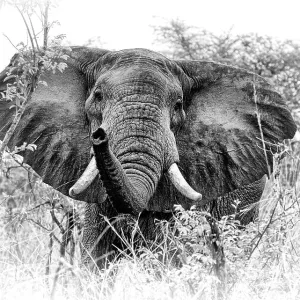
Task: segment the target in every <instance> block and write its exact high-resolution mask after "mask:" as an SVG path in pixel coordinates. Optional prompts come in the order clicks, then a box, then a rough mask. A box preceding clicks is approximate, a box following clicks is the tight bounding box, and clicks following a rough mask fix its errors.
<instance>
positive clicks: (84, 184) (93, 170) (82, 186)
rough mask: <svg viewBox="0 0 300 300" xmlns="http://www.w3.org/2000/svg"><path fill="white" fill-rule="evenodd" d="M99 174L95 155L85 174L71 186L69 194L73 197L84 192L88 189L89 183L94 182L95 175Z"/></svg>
mask: <svg viewBox="0 0 300 300" xmlns="http://www.w3.org/2000/svg"><path fill="white" fill-rule="evenodd" d="M98 174H99V171H98V169H97V166H96V159H95V157H93V158H92V159H91V161H90V163H89V164H88V166H87V167H86V169H85V170H84V172H83V174H82V175H81V176H80V178H79V179H78V180H77V181H76V183H75V184H74V185H73V186H72V187H71V188H70V190H69V195H70V196H71V197H76V195H78V194H80V193H82V192H83V191H84V190H86V189H87V188H88V187H89V185H90V184H91V183H92V182H93V180H94V179H95V177H96V176H97V175H98Z"/></svg>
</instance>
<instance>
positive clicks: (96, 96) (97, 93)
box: [94, 89, 102, 101]
mask: <svg viewBox="0 0 300 300" xmlns="http://www.w3.org/2000/svg"><path fill="white" fill-rule="evenodd" d="M94 97H95V98H97V100H99V101H100V100H101V99H102V92H101V90H100V89H97V90H95V91H94Z"/></svg>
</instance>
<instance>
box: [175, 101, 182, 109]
mask: <svg viewBox="0 0 300 300" xmlns="http://www.w3.org/2000/svg"><path fill="white" fill-rule="evenodd" d="M181 109H182V99H178V100H177V101H176V103H175V105H174V110H175V111H178V110H181Z"/></svg>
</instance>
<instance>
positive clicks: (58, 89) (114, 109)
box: [0, 47, 296, 266]
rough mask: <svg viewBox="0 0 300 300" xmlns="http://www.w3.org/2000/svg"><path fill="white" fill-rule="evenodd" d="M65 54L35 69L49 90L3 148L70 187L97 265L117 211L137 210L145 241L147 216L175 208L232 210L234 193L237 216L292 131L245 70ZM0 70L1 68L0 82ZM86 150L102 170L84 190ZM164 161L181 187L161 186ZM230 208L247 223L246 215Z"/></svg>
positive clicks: (77, 51) (149, 226)
mask: <svg viewBox="0 0 300 300" xmlns="http://www.w3.org/2000/svg"><path fill="white" fill-rule="evenodd" d="M68 54H69V56H70V58H69V59H68V68H67V69H66V70H65V72H64V73H63V74H60V73H57V74H55V75H53V74H49V73H46V75H45V76H44V77H45V78H44V80H46V81H47V83H48V87H39V88H38V89H37V91H36V92H35V93H34V96H33V97H32V99H31V101H30V102H29V103H28V107H27V108H26V111H25V113H24V115H23V117H22V119H21V122H20V124H19V126H18V128H17V130H16V132H15V134H14V136H13V137H12V139H11V141H10V146H15V145H20V144H22V143H23V141H26V142H28V143H35V144H36V145H37V146H38V148H37V150H36V152H35V153H34V154H33V153H29V152H30V151H28V152H25V153H23V156H24V159H25V162H27V163H28V164H30V165H31V166H32V167H33V169H35V170H36V172H37V173H38V174H39V175H40V176H41V177H42V178H43V180H44V182H46V183H48V184H50V185H52V186H53V187H54V188H55V189H57V190H59V191H61V192H62V193H64V194H66V195H68V194H69V189H70V188H71V190H70V193H71V195H72V196H73V198H75V199H77V200H82V201H85V202H87V205H86V212H85V226H84V233H83V260H84V261H86V262H88V261H90V260H91V258H92V259H93V260H96V261H98V262H99V265H101V266H103V261H104V260H103V258H106V257H108V258H109V257H111V253H112V251H113V250H115V247H120V241H119V239H118V238H117V237H116V235H115V234H114V232H113V231H112V230H109V229H108V230H107V229H106V227H107V222H106V221H105V219H104V216H105V217H107V218H108V219H110V220H111V222H114V225H115V226H116V228H121V229H122V230H123V231H126V222H127V221H126V218H125V219H124V218H122V217H121V218H120V220H118V219H116V217H118V216H122V214H129V215H132V216H134V217H135V218H137V217H138V218H139V224H140V227H141V230H142V232H143V233H144V235H145V236H146V238H153V236H154V231H155V225H154V219H155V218H158V219H168V218H169V217H170V216H171V212H172V211H173V207H174V204H182V205H183V206H184V207H186V208H189V207H190V206H191V205H193V204H195V205H197V207H198V208H199V209H201V208H203V207H205V208H206V209H209V210H210V211H211V212H212V214H213V215H214V216H216V217H218V218H220V217H222V216H223V215H227V214H230V213H233V210H232V203H233V201H234V200H237V199H238V200H239V201H240V204H239V206H238V212H239V211H240V210H242V209H244V208H245V207H246V206H247V205H249V204H253V203H256V202H257V201H258V200H259V199H260V197H261V194H262V192H263V188H264V184H265V177H264V176H265V174H267V173H268V165H269V167H271V168H272V164H273V157H272V153H276V152H278V151H279V148H278V145H279V144H280V143H281V142H282V141H283V140H284V139H290V138H292V137H293V136H294V133H295V131H296V125H295V123H294V121H293V119H292V117H291V115H290V113H289V111H288V110H287V108H286V106H285V104H284V101H283V100H282V98H281V97H280V95H278V94H277V93H276V92H275V91H274V90H272V87H271V86H270V85H269V84H268V83H267V82H266V81H265V80H264V79H263V78H261V77H259V76H257V75H255V74H252V73H249V72H247V71H245V70H241V69H237V68H233V67H229V66H225V65H221V64H217V63H213V62H201V61H173V60H169V59H167V58H165V57H164V56H162V55H160V54H158V53H155V52H152V51H148V50H145V49H133V50H123V51H115V52H110V51H106V50H100V49H89V48H83V47H73V51H72V52H70V53H68ZM13 63H14V61H12V62H11V64H13ZM5 76H6V71H5V70H4V71H3V72H2V73H1V74H0V90H4V89H5V86H6V83H5V82H4V81H3V80H4V78H5ZM253 82H255V89H254V87H253V86H254V84H253ZM8 106H10V104H7V103H6V102H4V101H2V102H1V106H0V118H1V121H0V123H1V122H2V123H1V124H0V125H1V126H0V127H1V128H2V131H1V133H2V137H1V138H3V135H4V133H5V130H7V128H8V125H7V126H5V124H6V123H7V124H9V122H11V119H12V113H11V111H9V110H8V109H7V107H8ZM257 112H258V113H259V115H260V119H261V128H262V132H260V126H259V125H258V119H257ZM262 136H263V138H264V141H265V145H266V149H267V156H266V155H265V153H264V151H263V150H262V149H263V144H262V141H261V137H262ZM91 149H92V150H91ZM91 152H92V153H93V156H94V158H95V162H96V164H95V166H97V169H98V171H99V174H100V175H99V176H98V175H97V176H92V177H89V178H92V179H91V180H90V181H91V182H89V184H87V185H86V186H85V187H84V189H82V188H81V186H82V184H81V183H80V184H79V183H78V182H80V180H81V179H79V178H82V176H81V175H82V174H85V173H84V170H85V169H86V168H87V165H88V163H89V160H90V153H91ZM174 164H176V165H178V167H179V170H180V171H181V173H182V175H183V177H184V178H185V179H186V181H187V182H188V184H189V189H190V190H189V191H192V192H191V193H186V194H185V192H183V194H182V190H181V192H179V191H178V190H180V185H181V184H179V188H178V186H177V187H176V188H175V187H174V185H173V184H172V183H171V181H172V182H173V183H174V182H175V183H176V180H175V181H174V180H170V179H169V178H171V177H169V176H168V175H167V174H170V173H171V172H170V169H171V166H174ZM176 165H175V166H176ZM97 169H95V171H96V172H97ZM95 174H96V173H95ZM78 179H79V180H78ZM76 181H77V182H76ZM82 182H84V183H85V182H86V179H84V180H82ZM175 183H174V184H175ZM175 186H176V184H175ZM78 187H79V188H78ZM190 187H191V188H190ZM199 193H201V194H202V198H201V197H200V196H201V195H200V194H199ZM190 195H194V196H190ZM199 195H200V196H199ZM238 216H239V218H240V219H241V222H242V223H244V224H246V223H248V222H250V221H251V220H252V219H253V217H254V211H253V210H252V211H250V212H249V213H248V214H246V215H242V214H241V215H238Z"/></svg>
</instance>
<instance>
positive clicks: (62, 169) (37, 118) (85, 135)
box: [0, 48, 101, 202]
mask: <svg viewBox="0 0 300 300" xmlns="http://www.w3.org/2000/svg"><path fill="white" fill-rule="evenodd" d="M86 54H90V55H89V56H90V57H91V56H93V55H94V56H95V59H96V58H97V57H99V55H101V52H99V50H98V49H97V50H96V52H95V51H93V49H91V51H89V49H88V48H74V49H73V53H71V54H70V57H71V58H70V59H68V61H67V64H68V66H67V68H66V69H65V70H64V71H63V72H62V73H61V72H59V71H58V70H57V71H56V73H55V74H53V72H50V71H49V72H48V71H46V72H45V73H44V74H43V76H42V77H41V78H40V80H42V81H45V82H46V83H47V85H46V86H44V85H39V86H38V87H37V89H36V90H35V92H34V93H33V94H32V97H31V98H30V99H29V100H28V103H27V105H26V109H25V111H24V114H23V115H22V118H21V120H20V122H19V124H18V126H17V128H16V130H15V132H14V134H13V136H12V138H11V139H10V141H9V147H10V148H11V149H12V148H13V147H15V146H21V145H22V144H23V143H24V142H25V143H28V144H29V143H30V144H35V145H36V146H37V149H36V150H35V151H29V150H25V151H23V152H21V153H20V154H21V155H22V156H23V157H24V162H25V163H27V164H28V165H30V166H31V167H32V168H33V169H34V170H35V171H36V172H37V173H38V174H39V175H40V176H41V178H42V180H43V181H44V182H45V183H47V184H49V185H51V186H52V187H54V188H55V189H56V190H58V191H60V192H62V193H63V194H65V195H67V196H68V191H69V188H70V187H71V186H72V185H73V184H74V183H75V182H76V180H77V179H78V178H79V177H80V175H81V174H82V172H83V171H84V170H85V168H86V166H87V164H88V163H89V158H90V147H91V146H90V141H89V128H88V124H87V121H86V116H85V110H84V105H85V100H86V97H87V90H88V84H87V79H86V78H87V76H86V74H84V73H83V72H81V71H80V70H79V69H78V66H79V65H80V63H83V62H84V59H85V57H87V56H86ZM78 57H80V61H78ZM69 61H70V62H69ZM68 62H69V63H68ZM87 62H88V61H87ZM87 62H86V64H85V67H86V65H87ZM7 70H8V69H5V70H4V71H3V72H2V73H1V74H0V89H1V90H0V91H3V90H4V89H6V83H7V82H4V78H5V77H6V72H7ZM8 82H9V81H8ZM11 105H12V103H11V102H7V101H5V99H1V100H0V139H3V137H4V135H5V132H6V131H7V129H8V128H9V125H10V124H11V122H12V119H13V114H14V111H13V109H9V107H10V106H11ZM95 180H97V181H99V182H98V187H99V185H100V180H99V179H98V178H97V179H95ZM99 190H100V189H99V188H97V189H96V188H92V187H90V188H89V189H87V190H86V191H85V192H84V193H82V194H81V195H79V198H78V200H83V201H86V202H90V201H92V200H93V199H94V200H97V198H99V197H98V196H99V195H98V193H100V192H99Z"/></svg>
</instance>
